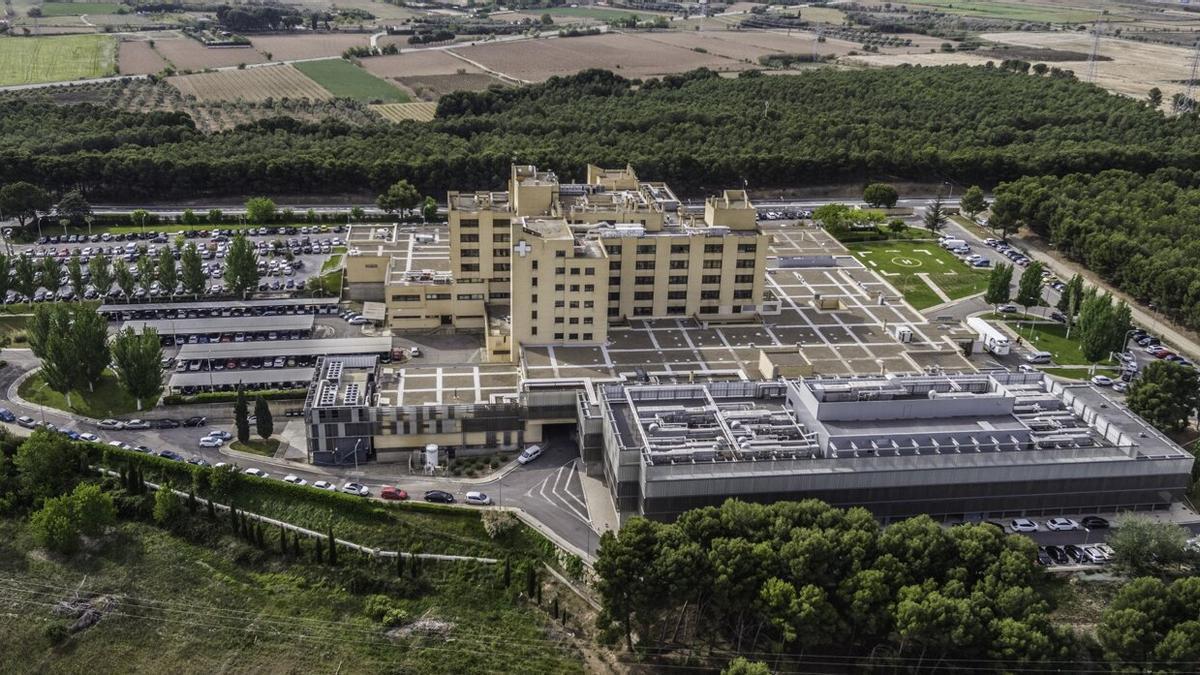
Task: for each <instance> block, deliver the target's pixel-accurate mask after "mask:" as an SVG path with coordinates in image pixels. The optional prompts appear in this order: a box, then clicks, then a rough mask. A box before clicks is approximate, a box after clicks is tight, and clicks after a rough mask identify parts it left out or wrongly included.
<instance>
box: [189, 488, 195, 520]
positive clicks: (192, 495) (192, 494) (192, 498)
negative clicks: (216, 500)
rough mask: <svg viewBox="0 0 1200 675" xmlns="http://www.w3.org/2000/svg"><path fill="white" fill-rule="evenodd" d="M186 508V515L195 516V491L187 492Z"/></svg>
mask: <svg viewBox="0 0 1200 675" xmlns="http://www.w3.org/2000/svg"><path fill="white" fill-rule="evenodd" d="M187 508H188V513H190V514H192V515H193V516H194V515H196V491H195V490H189V491H188V501H187Z"/></svg>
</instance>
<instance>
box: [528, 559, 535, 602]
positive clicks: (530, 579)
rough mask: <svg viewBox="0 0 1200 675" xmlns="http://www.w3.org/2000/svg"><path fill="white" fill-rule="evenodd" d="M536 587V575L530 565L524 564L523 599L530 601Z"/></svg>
mask: <svg viewBox="0 0 1200 675" xmlns="http://www.w3.org/2000/svg"><path fill="white" fill-rule="evenodd" d="M536 586H537V573H536V572H534V570H533V564H532V563H526V564H525V597H527V598H529V599H530V600H532V599H533V594H534V592H535V587H536Z"/></svg>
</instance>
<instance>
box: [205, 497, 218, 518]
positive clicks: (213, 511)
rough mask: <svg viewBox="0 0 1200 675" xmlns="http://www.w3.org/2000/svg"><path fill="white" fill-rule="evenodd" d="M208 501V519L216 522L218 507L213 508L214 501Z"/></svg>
mask: <svg viewBox="0 0 1200 675" xmlns="http://www.w3.org/2000/svg"><path fill="white" fill-rule="evenodd" d="M206 501H207V502H208V519H209V520H216V519H217V507H216V506H213V500H211V499H209V500H206Z"/></svg>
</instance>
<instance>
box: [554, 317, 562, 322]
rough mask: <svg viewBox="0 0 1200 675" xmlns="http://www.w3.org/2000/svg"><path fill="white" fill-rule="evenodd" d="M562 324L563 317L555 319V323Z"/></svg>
mask: <svg viewBox="0 0 1200 675" xmlns="http://www.w3.org/2000/svg"><path fill="white" fill-rule="evenodd" d="M562 322H563V318H562V317H561V316H556V317H554V323H557V324H561V323H562Z"/></svg>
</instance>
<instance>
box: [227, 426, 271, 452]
mask: <svg viewBox="0 0 1200 675" xmlns="http://www.w3.org/2000/svg"><path fill="white" fill-rule="evenodd" d="M250 433H252V434H254V433H258V432H256V431H255V430H254V425H253V424H251V425H250ZM229 449H230V450H237V451H240V452H249V453H253V454H255V455H264V456H266V457H274V456H275V451H276V450H278V449H279V439H278V438H268V439H267V440H265V441H264V440H263V439H261V438H251V439H250V440H249V441H247V442H246V443H243V442H241V441H234V442H233V443H230V444H229Z"/></svg>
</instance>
